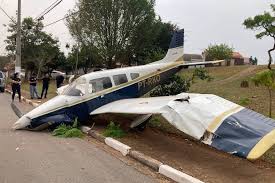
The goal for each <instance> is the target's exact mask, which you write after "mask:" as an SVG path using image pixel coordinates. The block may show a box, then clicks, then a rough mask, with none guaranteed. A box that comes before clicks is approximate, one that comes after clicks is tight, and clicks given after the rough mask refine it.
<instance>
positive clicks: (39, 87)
mask: <svg viewBox="0 0 275 183" xmlns="http://www.w3.org/2000/svg"><path fill="white" fill-rule="evenodd" d="M21 90H22V93H23V95H24V96H25V97H27V98H29V97H30V94H29V92H30V84H29V83H28V82H27V81H25V82H23V83H22V85H21ZM37 90H38V95H41V92H42V81H39V82H38V84H37ZM56 95H57V94H56V84H55V80H51V82H50V86H49V90H48V95H47V98H48V99H51V98H53V97H55V96H56Z"/></svg>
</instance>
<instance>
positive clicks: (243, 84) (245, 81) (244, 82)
mask: <svg viewBox="0 0 275 183" xmlns="http://www.w3.org/2000/svg"><path fill="white" fill-rule="evenodd" d="M248 87H249V82H248V81H247V80H243V81H242V82H241V88H248Z"/></svg>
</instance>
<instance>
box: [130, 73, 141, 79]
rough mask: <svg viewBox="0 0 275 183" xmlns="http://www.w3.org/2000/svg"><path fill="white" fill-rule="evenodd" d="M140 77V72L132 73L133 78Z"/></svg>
mask: <svg viewBox="0 0 275 183" xmlns="http://www.w3.org/2000/svg"><path fill="white" fill-rule="evenodd" d="M138 77H139V73H131V78H132V80H134V79H136V78H138Z"/></svg>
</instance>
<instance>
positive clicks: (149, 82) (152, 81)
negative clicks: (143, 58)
mask: <svg viewBox="0 0 275 183" xmlns="http://www.w3.org/2000/svg"><path fill="white" fill-rule="evenodd" d="M159 82H160V75H159V74H158V75H155V76H153V77H150V78H148V79H145V80H143V81H140V82H139V83H138V90H141V89H144V88H146V87H154V86H156V85H157V84H159Z"/></svg>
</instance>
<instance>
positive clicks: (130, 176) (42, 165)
mask: <svg viewBox="0 0 275 183" xmlns="http://www.w3.org/2000/svg"><path fill="white" fill-rule="evenodd" d="M10 98H11V97H10V96H9V95H7V94H2V93H1V94H0V182H1V183H17V182H20V183H37V182H39V183H44V182H45V183H71V182H72V183H76V182H77V183H80V182H81V183H82V182H83V183H84V182H89V183H91V182H93V183H95V182H100V183H103V182H104V183H105V182H106V183H107V182H112V183H115V182H127V183H128V182H133V183H135V182H136V183H140V182H149V183H150V182H155V181H154V179H153V178H152V177H151V176H146V175H144V174H143V173H141V172H140V171H138V170H137V169H135V168H133V167H131V166H128V165H127V164H125V163H124V162H123V161H121V160H119V159H118V158H116V157H113V156H111V155H110V154H109V153H107V152H106V151H104V150H102V149H100V148H97V146H96V145H95V144H93V143H90V142H87V141H85V140H82V139H61V138H56V137H53V136H51V135H50V134H49V133H46V132H29V131H13V130H11V126H12V124H13V123H14V122H15V121H16V120H17V117H16V115H15V114H14V113H13V111H12V110H11V107H10V102H11V100H10Z"/></svg>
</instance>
